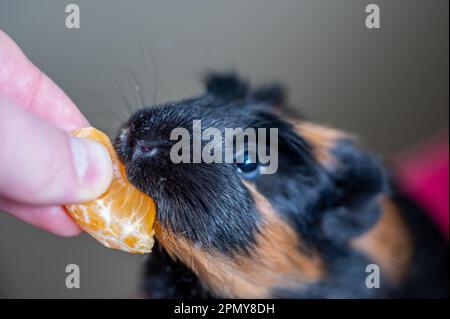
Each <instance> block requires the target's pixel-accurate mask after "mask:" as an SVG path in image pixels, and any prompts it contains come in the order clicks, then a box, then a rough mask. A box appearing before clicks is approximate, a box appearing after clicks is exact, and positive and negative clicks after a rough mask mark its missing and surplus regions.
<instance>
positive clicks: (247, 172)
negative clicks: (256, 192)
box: [236, 153, 259, 179]
mask: <svg viewBox="0 0 450 319" xmlns="http://www.w3.org/2000/svg"><path fill="white" fill-rule="evenodd" d="M236 165H237V171H238V172H239V174H241V175H242V176H243V177H244V178H246V179H254V178H255V177H256V176H258V175H259V164H258V163H257V161H256V160H253V159H252V158H251V157H250V156H249V154H248V153H245V154H244V159H243V162H242V163H236Z"/></svg>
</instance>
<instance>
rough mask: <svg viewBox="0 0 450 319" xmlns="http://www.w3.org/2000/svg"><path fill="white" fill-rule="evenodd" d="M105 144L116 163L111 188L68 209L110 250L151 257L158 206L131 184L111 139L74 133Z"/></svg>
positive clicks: (87, 131)
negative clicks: (91, 199) (146, 254)
mask: <svg viewBox="0 0 450 319" xmlns="http://www.w3.org/2000/svg"><path fill="white" fill-rule="evenodd" d="M72 135H74V136H76V137H80V138H89V139H92V140H96V141H98V142H100V143H101V144H103V145H104V146H105V147H106V148H107V150H108V152H109V154H110V156H111V160H112V166H113V178H112V182H111V185H110V186H109V188H108V189H107V190H106V192H105V193H103V194H102V195H101V196H100V197H99V198H97V199H95V200H93V201H90V202H87V203H82V204H71V205H66V206H65V207H66V210H67V211H68V212H69V214H70V215H71V216H72V217H73V218H74V219H75V221H76V222H77V224H78V225H80V227H81V228H82V229H83V230H84V231H86V232H87V233H89V234H90V235H91V236H93V237H94V238H95V239H97V240H98V241H99V242H101V243H102V244H103V245H105V246H106V247H110V248H115V249H120V250H124V251H127V252H130V253H140V254H143V253H149V252H151V249H152V247H153V243H154V240H153V234H154V229H153V228H154V223H155V215H156V206H155V203H154V201H153V199H152V198H151V197H149V196H148V195H146V194H144V193H142V192H141V191H139V190H138V189H137V188H135V187H134V186H133V185H131V184H130V182H129V181H128V179H127V177H126V173H125V167H124V165H123V164H122V163H121V162H120V161H119V159H118V157H117V154H116V152H115V151H114V148H113V146H112V144H111V141H110V140H109V138H108V136H106V134H104V133H103V132H101V131H99V130H97V129H95V128H93V127H86V128H81V129H78V130H76V131H74V132H72Z"/></svg>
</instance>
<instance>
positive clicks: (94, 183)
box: [70, 137, 113, 202]
mask: <svg viewBox="0 0 450 319" xmlns="http://www.w3.org/2000/svg"><path fill="white" fill-rule="evenodd" d="M70 148H71V151H72V159H73V166H74V170H75V172H76V176H77V178H78V187H77V189H76V190H75V195H74V198H73V200H74V202H85V201H89V200H93V199H95V198H98V197H99V196H101V195H102V194H103V193H104V192H105V191H106V190H107V189H108V187H109V185H110V184H111V181H112V174H113V169H112V162H111V157H110V155H109V153H108V150H107V149H106V148H105V147H104V146H103V145H102V144H100V143H99V142H97V141H94V140H89V139H82V138H77V137H70Z"/></svg>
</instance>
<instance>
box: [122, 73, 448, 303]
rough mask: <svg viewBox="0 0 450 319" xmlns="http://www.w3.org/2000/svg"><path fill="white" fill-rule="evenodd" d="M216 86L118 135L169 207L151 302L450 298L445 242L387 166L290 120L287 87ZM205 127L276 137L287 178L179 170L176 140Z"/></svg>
mask: <svg viewBox="0 0 450 319" xmlns="http://www.w3.org/2000/svg"><path fill="white" fill-rule="evenodd" d="M205 84H206V93H204V94H203V95H201V96H198V97H195V98H192V99H187V100H183V101H181V102H174V103H167V104H163V105H157V106H154V107H148V108H144V109H141V110H139V111H138V112H136V113H135V114H134V115H133V116H132V117H131V119H129V121H128V122H127V123H126V124H125V125H124V126H123V127H122V128H121V130H120V132H119V134H118V136H117V138H116V139H115V148H116V150H117V152H118V154H119V157H120V158H121V160H122V161H123V163H124V164H125V166H126V172H127V176H128V178H129V180H130V182H131V183H132V184H133V185H135V186H136V187H137V188H139V189H140V190H142V191H143V192H145V193H147V194H148V195H150V196H152V197H153V198H154V199H155V201H156V203H157V206H158V212H157V224H156V228H155V229H156V241H157V243H156V245H155V247H154V248H153V252H152V253H151V254H150V255H149V257H148V260H147V262H146V269H145V278H144V281H143V282H144V284H143V289H144V291H145V293H146V295H147V296H148V297H150V298H422V297H425V298H440V297H447V296H448V244H447V241H446V240H445V239H443V238H441V236H440V234H439V233H438V231H437V230H436V229H435V228H434V227H433V225H432V224H431V223H430V221H429V220H428V218H427V217H426V213H424V212H423V211H421V210H420V209H419V208H418V207H416V206H415V205H414V203H412V201H411V200H409V199H408V198H406V197H405V196H403V195H402V194H400V193H399V192H398V190H396V188H395V186H394V185H393V184H394V183H393V182H392V181H391V179H390V178H389V175H388V174H387V173H386V170H385V168H384V167H383V166H382V165H380V163H379V161H378V160H377V158H376V157H374V156H372V155H371V154H368V153H366V152H364V151H362V150H361V149H359V148H358V146H356V145H355V143H354V141H353V140H352V137H351V136H349V135H348V134H345V133H343V132H341V131H339V130H335V129H332V128H329V127H325V126H321V125H317V124H314V123H311V122H309V121H307V120H304V119H302V118H301V117H295V116H293V115H292V114H287V113H286V112H285V111H284V110H283V106H284V105H285V95H284V92H283V90H282V89H281V88H280V87H279V86H277V85H275V86H267V87H263V88H259V89H255V90H252V89H250V87H249V86H248V84H247V83H246V82H245V81H243V80H241V79H239V78H238V77H237V76H236V75H234V74H211V75H209V76H207V77H206V80H205ZM194 120H201V121H202V129H207V128H208V127H215V128H218V129H220V130H223V129H224V128H242V129H245V128H255V129H257V128H277V129H278V169H277V171H276V173H274V174H260V169H261V167H260V166H261V165H260V164H259V163H258V160H255V161H250V162H247V161H244V162H242V163H204V162H200V163H178V164H176V163H173V162H172V161H171V159H170V156H169V154H170V149H171V147H172V146H173V145H174V143H175V142H176V141H174V140H171V139H170V135H171V132H172V131H173V130H174V129H175V128H178V127H182V128H186V129H187V130H188V131H189V132H192V130H193V129H192V123H193V121H194ZM369 265H376V267H377V268H373V269H375V270H376V269H379V284H378V285H376V286H368V285H367V278H368V276H369V275H371V274H372V273H370V271H369V272H368V269H369V270H370V269H372V268H370V267H369V268H368V266H369ZM373 274H375V273H373ZM373 274H372V275H373ZM375 275H376V274H375Z"/></svg>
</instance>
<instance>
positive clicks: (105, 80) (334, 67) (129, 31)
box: [0, 0, 449, 298]
mask: <svg viewBox="0 0 450 319" xmlns="http://www.w3.org/2000/svg"><path fill="white" fill-rule="evenodd" d="M69 3H76V4H78V5H79V6H80V11H81V28H80V29H74V30H68V29H66V27H65V18H66V13H65V7H66V5H67V4H69ZM369 3H377V4H378V5H380V7H381V29H379V30H375V29H372V30H369V29H366V27H365V25H364V19H365V16H366V14H365V13H364V9H365V6H366V5H367V4H369ZM448 12H449V2H448V0H433V1H428V0H396V1H381V0H376V1H372V0H370V1H369V0H367V1H362V0H341V1H333V0H309V1H300V0H292V1H288V0H281V1H273V0H272V1H268V0H264V1H263V0H252V1H250V0H232V1H230V0H227V1H207V0H205V1H200V0H194V1H182V0H180V1H171V0H169V1H167V0H166V1H136V0H133V1H131V0H130V1H111V0H102V1H101V0H96V1H89V0H86V1H82V0H77V1H61V0H58V1H57V0H55V1H43V0H41V1H31V0H30V1H24V0H0V28H1V29H3V30H4V31H5V32H6V33H7V34H9V35H10V36H11V37H12V38H13V39H14V40H15V41H16V42H17V43H18V44H19V45H20V47H21V48H22V49H23V51H24V52H25V53H26V54H27V55H28V56H29V57H30V59H31V60H32V61H33V62H34V63H35V64H36V65H37V66H38V67H39V68H41V69H42V70H43V71H45V72H46V73H47V74H48V75H49V76H50V77H51V78H52V79H53V80H54V81H55V82H56V83H57V84H59V85H60V86H61V87H62V88H63V89H64V90H65V92H67V94H68V95H69V96H70V97H71V98H72V99H73V100H74V101H75V103H76V104H77V105H78V106H79V107H80V109H81V110H82V111H83V112H84V114H85V115H86V117H87V118H88V119H89V120H90V121H91V123H92V124H93V125H94V126H96V127H98V128H100V129H102V130H105V131H107V132H108V133H109V134H111V135H113V134H114V132H115V131H116V129H117V127H118V125H119V121H121V120H124V119H125V118H126V117H127V116H128V115H129V110H127V107H126V106H125V105H126V104H125V102H124V100H127V101H129V102H130V103H131V104H132V105H133V106H134V107H136V108H137V107H138V106H139V105H140V104H141V102H140V97H139V91H136V83H135V82H137V85H138V86H139V88H140V92H141V93H142V99H143V100H144V103H146V104H152V103H155V102H165V101H168V100H177V99H180V98H185V97H190V96H192V95H194V94H197V93H200V92H201V91H202V86H201V84H200V81H199V79H200V77H201V76H202V75H203V74H204V72H205V71H207V70H210V69H214V70H230V69H234V70H237V71H239V72H240V73H241V74H242V75H243V76H244V77H245V78H247V79H249V80H251V82H252V83H255V84H258V83H267V82H270V81H273V80H279V81H282V82H283V83H285V84H286V86H287V87H288V88H289V101H290V103H291V104H292V107H293V108H296V109H299V110H301V111H302V112H303V113H304V114H306V115H307V116H308V117H310V118H311V119H312V120H314V121H317V122H321V123H326V124H330V125H333V126H337V127H340V128H343V129H346V130H348V131H350V132H354V133H357V134H358V135H359V136H360V137H361V140H362V143H363V145H364V146H365V147H366V148H369V149H371V150H373V151H375V152H378V153H380V154H382V155H384V156H385V157H387V159H388V158H389V157H390V156H392V155H393V154H395V153H396V152H399V151H401V150H404V149H405V148H408V147H409V146H412V145H414V144H416V143H418V142H420V141H423V140H424V139H427V138H428V137H430V136H432V135H433V134H434V133H436V132H438V131H440V130H441V129H443V128H448V121H449V120H448V117H449V91H448V85H449V77H448V69H449V65H448V53H449V52H448V51H449V46H448V36H449V34H448V33H449V31H448V30H449V27H448ZM144 258H145V257H143V256H135V255H129V254H126V253H121V252H118V251H114V250H110V249H106V248H103V246H101V245H100V244H98V243H97V242H96V241H95V240H93V239H91V238H89V237H88V236H86V235H83V236H80V237H78V238H71V239H67V238H58V237H56V236H53V235H51V234H47V233H44V232H42V231H40V230H37V229H34V228H33V227H31V226H29V225H26V224H24V223H21V222H18V221H17V220H15V219H14V218H12V217H10V216H8V215H7V214H4V213H1V212H0V297H11V298H14V297H19V298H21V297H25V298H28V297H38V298H40V297H43V298H46V297H62V298H71V297H99V298H103V297H124V298H127V297H132V296H134V293H135V291H136V287H137V283H138V282H139V273H140V266H141V264H142V262H143V260H144ZM70 263H75V264H78V265H79V266H80V268H81V288H80V289H72V290H69V289H67V288H66V287H65V277H66V273H65V267H66V265H67V264H70Z"/></svg>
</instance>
